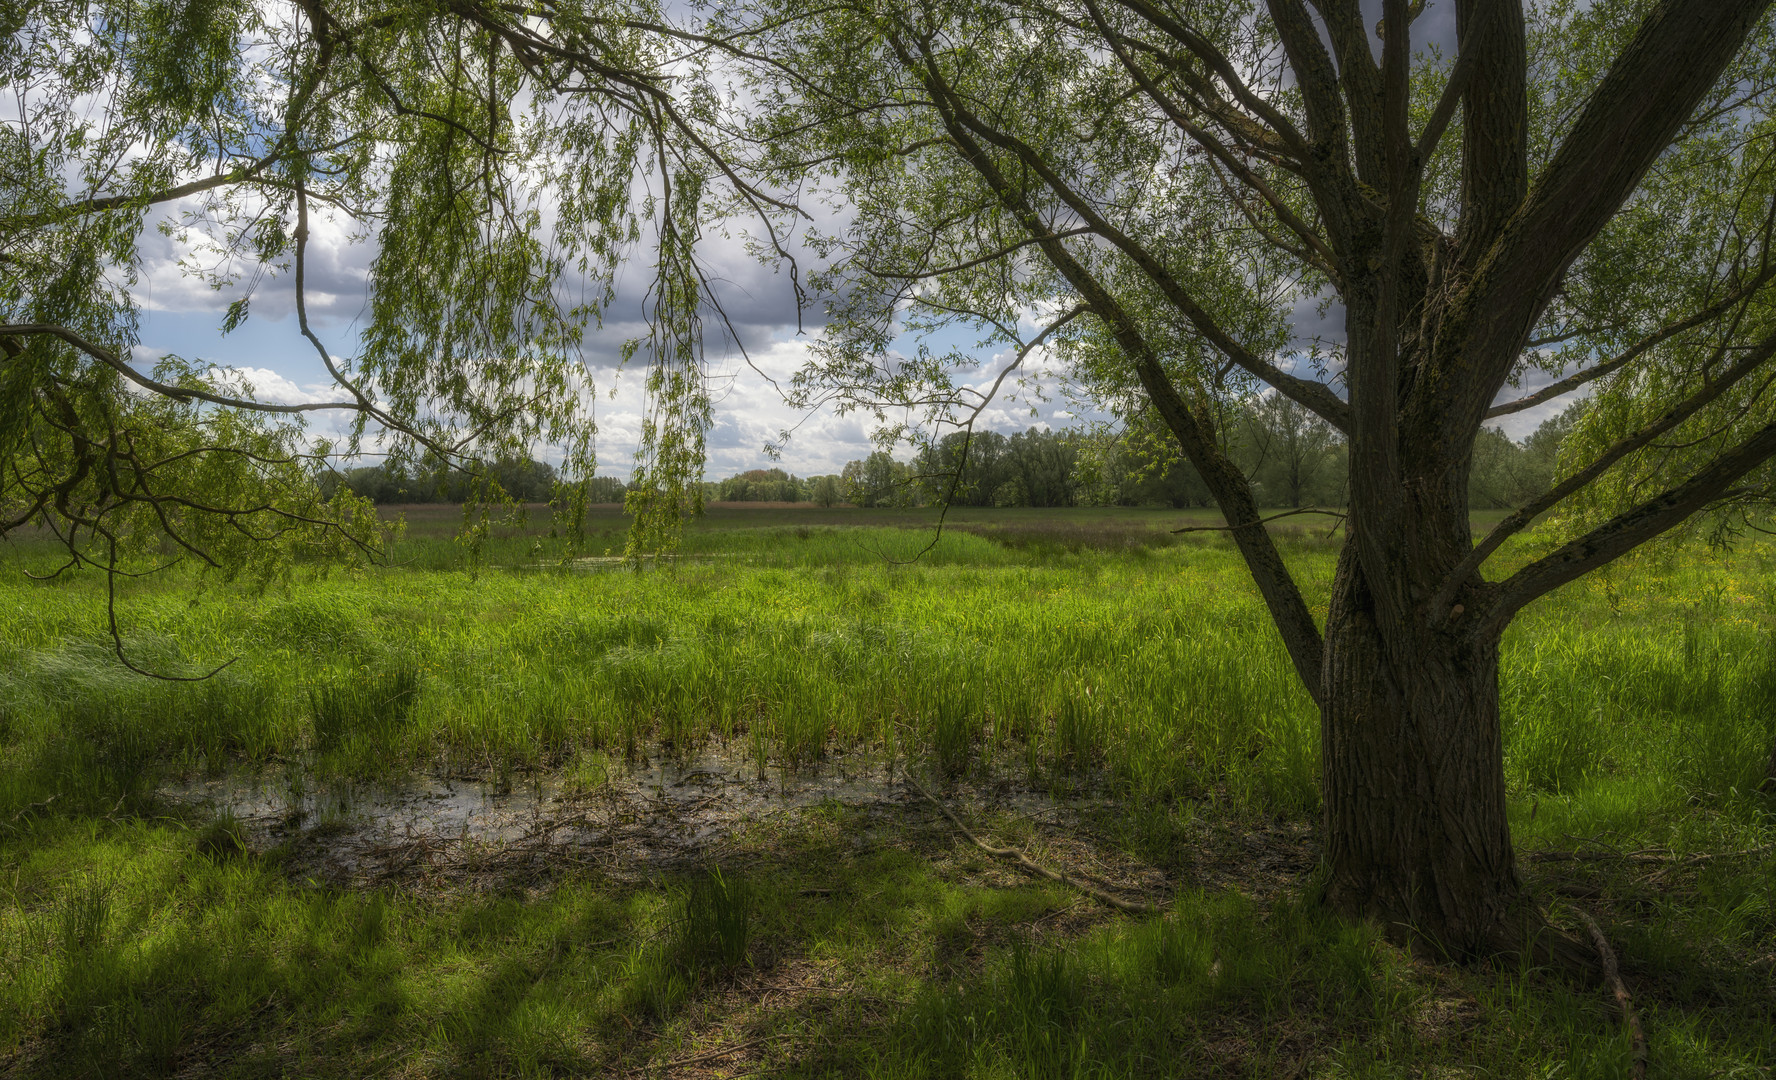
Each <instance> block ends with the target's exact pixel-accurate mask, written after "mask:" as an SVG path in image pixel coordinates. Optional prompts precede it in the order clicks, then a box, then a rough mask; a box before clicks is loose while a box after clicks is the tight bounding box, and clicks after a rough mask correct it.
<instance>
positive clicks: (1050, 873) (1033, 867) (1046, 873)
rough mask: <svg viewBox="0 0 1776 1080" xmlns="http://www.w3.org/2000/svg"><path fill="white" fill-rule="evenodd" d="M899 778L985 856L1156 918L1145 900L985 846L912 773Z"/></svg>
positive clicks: (1155, 909) (1008, 849)
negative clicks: (1012, 862)
mask: <svg viewBox="0 0 1776 1080" xmlns="http://www.w3.org/2000/svg"><path fill="white" fill-rule="evenodd" d="M902 775H903V776H905V777H906V782H907V783H909V784H911V785H912V786H913V790H914V791H917V792H918V793H919V794H921V795H923V796H925V798H926V799H928V800H930V802H931V805H933V806H935V807H937V808H938V810H939V811H940V812H941V813H942V814H943V816H944V817H947V818H949V819H950V821H951V823H952V824H954V825H955V826H956V828H958V829H960V830H962V835H963V836H966V837H968V839H970V840H972V841H974V846H975V847H978V848H980V849H981V850H982V851H984V852H986V853H987V854H988V855H992V856H995V857H997V858H1001V859H1013V860H1016V862H1017V864H1018V865H1019V866H1021V867H1023V868H1024V869H1025V870H1027V871H1029V872H1030V873H1032V874H1035V875H1036V876H1037V877H1045V878H1047V879H1048V880H1050V881H1058V882H1060V883H1061V884H1062V885H1070V886H1072V887H1073V888H1075V889H1078V890H1079V891H1080V892H1082V893H1084V894H1086V895H1087V896H1089V897H1091V898H1092V899H1093V900H1096V901H1098V902H1099V903H1101V904H1108V905H1110V906H1111V907H1113V908H1118V909H1120V910H1122V911H1136V912H1140V913H1141V914H1143V915H1155V914H1158V913H1159V910H1160V909H1159V908H1158V907H1156V906H1154V905H1152V904H1149V903H1146V902H1145V901H1140V900H1124V899H1123V898H1122V897H1120V896H1113V895H1111V894H1110V893H1107V892H1105V891H1104V890H1102V889H1100V888H1098V887H1097V886H1095V885H1088V884H1086V883H1085V882H1083V881H1080V880H1079V879H1078V878H1076V877H1072V876H1071V875H1069V874H1067V873H1065V872H1063V871H1059V870H1050V869H1049V868H1048V867H1046V866H1043V865H1042V864H1041V863H1038V862H1036V861H1035V860H1033V859H1031V858H1030V857H1029V856H1028V855H1025V854H1024V853H1023V852H1022V851H1019V850H1018V849H1017V848H1014V847H994V846H993V845H992V844H989V843H987V842H986V841H985V840H982V839H981V838H980V837H978V836H976V835H974V833H973V832H971V831H969V828H968V826H966V825H964V824H962V819H961V818H959V817H957V816H956V815H955V814H952V813H951V812H950V808H949V807H947V806H945V805H944V804H943V803H941V802H938V801H937V796H935V795H933V794H931V792H929V791H926V790H925V789H924V787H922V786H920V784H919V782H918V781H917V780H914V779H913V776H912V773H910V772H906V773H902Z"/></svg>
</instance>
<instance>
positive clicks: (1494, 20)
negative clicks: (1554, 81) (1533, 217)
mask: <svg viewBox="0 0 1776 1080" xmlns="http://www.w3.org/2000/svg"><path fill="white" fill-rule="evenodd" d="M1455 25H1456V37H1457V39H1458V40H1459V41H1460V42H1461V43H1462V45H1461V56H1460V57H1459V58H1458V61H1457V67H1458V69H1459V68H1460V66H1461V64H1462V63H1464V62H1470V61H1471V66H1470V69H1469V71H1470V73H1469V74H1468V76H1467V78H1466V81H1465V85H1464V86H1463V87H1462V96H1461V104H1462V201H1461V208H1462V210H1461V224H1460V226H1459V227H1458V228H1457V229H1456V243H1457V250H1458V252H1460V253H1461V254H1458V255H1457V258H1458V260H1462V261H1466V259H1467V257H1468V256H1469V255H1470V254H1471V253H1472V252H1475V251H1483V250H1485V248H1486V247H1487V246H1488V245H1490V244H1491V243H1492V241H1493V239H1494V238H1495V237H1496V236H1497V235H1498V233H1499V230H1500V229H1501V228H1503V227H1504V224H1505V222H1506V220H1507V219H1509V217H1510V215H1511V214H1512V213H1513V212H1515V211H1516V209H1517V207H1518V205H1519V204H1521V203H1522V202H1523V195H1524V193H1525V192H1526V191H1528V190H1529V158H1528V142H1527V140H1528V133H1529V95H1528V92H1527V89H1526V87H1525V85H1524V73H1525V71H1526V68H1527V63H1528V61H1527V52H1526V50H1527V45H1526V43H1525V40H1524V30H1523V5H1522V4H1521V3H1518V2H1516V0H1509V2H1507V0H1457V2H1456V5H1455ZM1452 82H1453V80H1452Z"/></svg>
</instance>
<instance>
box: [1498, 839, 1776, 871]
mask: <svg viewBox="0 0 1776 1080" xmlns="http://www.w3.org/2000/svg"><path fill="white" fill-rule="evenodd" d="M1769 851H1776V844H1765V845H1763V846H1762V847H1754V848H1746V849H1744V850H1743V851H1711V852H1703V853H1701V854H1696V855H1677V854H1674V853H1672V852H1664V853H1661V852H1660V851H1659V850H1658V849H1657V848H1647V849H1644V850H1641V851H1607V850H1606V851H1526V852H1524V853H1523V857H1524V858H1525V859H1529V860H1532V861H1535V862H1636V863H1668V864H1675V865H1680V866H1682V865H1689V864H1692V863H1702V862H1709V861H1711V860H1713V859H1746V858H1750V857H1752V856H1754V855H1762V854H1765V853H1766V852H1769Z"/></svg>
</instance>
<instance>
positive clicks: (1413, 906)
mask: <svg viewBox="0 0 1776 1080" xmlns="http://www.w3.org/2000/svg"><path fill="white" fill-rule="evenodd" d="M1372 601H1373V596H1372V593H1371V590H1370V587H1369V584H1368V582H1367V581H1366V580H1365V578H1364V575H1363V572H1362V569H1361V568H1360V567H1359V566H1358V560H1357V558H1356V555H1355V552H1354V550H1353V545H1347V547H1346V549H1345V552H1344V556H1343V558H1342V559H1341V560H1340V563H1339V568H1338V578H1337V581H1336V582H1335V585H1334V589H1333V597H1332V603H1331V608H1330V610H1329V611H1328V613H1327V620H1326V665H1325V673H1326V674H1325V682H1324V688H1323V694H1322V699H1321V700H1322V702H1323V705H1322V724H1321V752H1322V758H1321V769H1322V784H1323V793H1324V799H1325V825H1326V831H1325V845H1326V847H1325V852H1326V862H1327V867H1328V870H1329V872H1330V877H1329V879H1328V881H1327V892H1326V898H1327V900H1328V901H1329V902H1330V903H1331V904H1332V905H1333V907H1335V908H1336V909H1338V910H1341V911H1344V912H1346V913H1348V914H1351V915H1354V916H1358V917H1364V918H1370V919H1374V920H1376V921H1378V922H1380V923H1382V924H1383V925H1384V926H1386V928H1387V930H1388V933H1389V936H1390V937H1392V938H1394V939H1395V940H1398V941H1400V942H1402V943H1412V944H1414V945H1415V946H1422V945H1426V944H1428V945H1431V946H1432V947H1433V948H1434V950H1435V951H1436V952H1438V953H1441V954H1443V955H1444V956H1446V957H1448V958H1450V959H1465V958H1469V957H1473V956H1478V955H1482V954H1487V953H1497V952H1500V951H1505V952H1516V951H1518V949H1519V948H1520V947H1521V946H1522V945H1523V944H1525V939H1524V935H1525V932H1526V931H1527V930H1530V929H1531V926H1532V924H1533V921H1534V920H1533V909H1532V908H1531V907H1529V906H1528V905H1526V904H1525V903H1524V901H1523V897H1522V891H1521V888H1520V886H1519V883H1518V879H1517V871H1516V861H1515V858H1514V856H1513V853H1512V850H1511V833H1510V827H1509V824H1508V822H1507V821H1506V817H1505V780H1504V764H1503V755H1502V744H1501V733H1500V728H1499V695H1498V643H1497V641H1496V640H1495V639H1491V638H1487V639H1483V640H1475V639H1473V638H1471V637H1469V636H1467V635H1465V634H1462V633H1459V632H1436V631H1425V632H1416V633H1415V632H1412V631H1411V630H1410V629H1408V628H1399V627H1396V628H1391V629H1393V630H1394V632H1392V633H1388V632H1384V628H1383V627H1382V626H1381V625H1380V619H1379V616H1378V613H1377V610H1376V606H1375V604H1374V603H1373V602H1372ZM1401 631H1404V632H1401Z"/></svg>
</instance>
